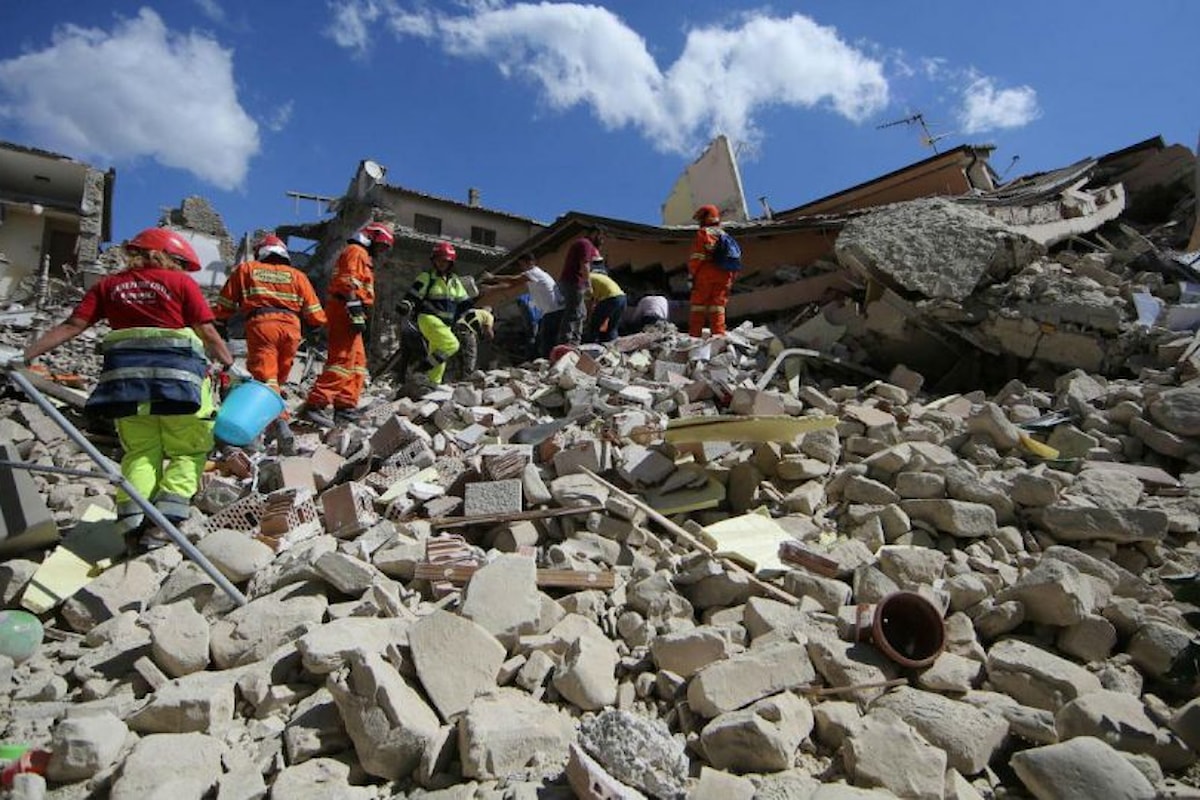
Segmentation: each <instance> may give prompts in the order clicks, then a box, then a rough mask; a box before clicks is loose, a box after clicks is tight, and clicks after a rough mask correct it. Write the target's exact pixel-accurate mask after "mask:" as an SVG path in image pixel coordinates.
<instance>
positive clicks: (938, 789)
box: [842, 710, 946, 800]
mask: <svg viewBox="0 0 1200 800" xmlns="http://www.w3.org/2000/svg"><path fill="white" fill-rule="evenodd" d="M842 759H843V761H844V762H845V764H846V771H847V772H848V773H849V774H850V776H851V778H852V779H853V780H854V783H855V784H856V785H858V786H862V787H865V788H873V787H879V788H883V789H887V790H888V791H891V792H893V793H895V794H897V795H899V796H900V797H912V798H925V799H926V800H941V798H942V793H943V789H944V785H945V774H946V754H945V753H944V752H942V751H941V750H939V749H938V748H936V747H934V746H933V745H931V744H929V743H928V742H926V741H925V740H924V739H922V738H921V737H920V736H919V735H917V733H916V732H915V731H914V730H913V729H912V728H911V727H909V726H908V725H907V724H905V723H904V722H903V721H902V720H901V719H900V718H899V717H898V716H896V715H895V714H894V713H892V712H891V711H886V710H880V711H877V712H873V713H871V714H868V715H867V716H866V717H864V718H863V720H862V723H861V726H860V727H859V729H858V731H857V732H856V733H855V735H854V736H852V737H850V738H848V739H846V742H845V744H843V745H842Z"/></svg>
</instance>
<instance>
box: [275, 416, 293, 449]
mask: <svg viewBox="0 0 1200 800" xmlns="http://www.w3.org/2000/svg"><path fill="white" fill-rule="evenodd" d="M275 448H276V450H278V451H279V455H281V456H294V455H296V435H295V434H294V433H292V428H291V426H290V425H288V423H287V420H286V419H277V420H275Z"/></svg>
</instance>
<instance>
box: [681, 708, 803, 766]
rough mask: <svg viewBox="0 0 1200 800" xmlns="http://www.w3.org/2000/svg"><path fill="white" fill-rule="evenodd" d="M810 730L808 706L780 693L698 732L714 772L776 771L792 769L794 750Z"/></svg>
mask: <svg viewBox="0 0 1200 800" xmlns="http://www.w3.org/2000/svg"><path fill="white" fill-rule="evenodd" d="M812 729H813V712H812V707H811V706H810V705H809V704H808V702H807V701H806V700H804V699H802V698H800V697H797V696H796V695H794V694H791V693H790V692H784V693H782V694H777V695H773V696H771V697H766V698H763V699H762V700H759V701H757V702H755V703H754V704H753V705H751V706H749V707H748V708H745V709H742V710H740V711H730V712H727V713H725V714H721V715H720V716H719V717H717V718H716V719H714V720H712V721H711V722H709V723H708V725H706V726H705V727H704V730H703V731H701V733H700V744H701V746H702V747H703V748H704V753H705V755H706V756H707V757H708V761H709V763H711V764H712V765H713V766H714V767H717V768H718V769H732V770H735V771H738V772H776V771H779V770H784V769H789V768H790V767H791V766H792V762H793V759H794V756H795V753H796V750H797V748H798V747H799V746H800V743H801V742H803V741H804V739H805V738H806V737H807V736H808V734H809V733H810V732H811V731H812Z"/></svg>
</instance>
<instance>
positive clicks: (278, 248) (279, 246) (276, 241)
mask: <svg viewBox="0 0 1200 800" xmlns="http://www.w3.org/2000/svg"><path fill="white" fill-rule="evenodd" d="M254 255H255V257H256V258H257V259H258V260H259V261H262V260H263V259H265V258H266V257H267V256H278V257H279V258H282V259H283V260H284V261H287V262H288V263H289V264H290V263H291V261H292V257H291V256H290V255H289V254H288V249H287V245H286V244H284V243H283V240H282V239H280V238H279V237H278V236H276V235H275V234H273V233H268V234H267V235H266V236H264V237H263V238H262V241H261V242H259V243H258V246H257V247H256V248H255V249H254Z"/></svg>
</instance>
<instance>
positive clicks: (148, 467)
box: [25, 228, 250, 545]
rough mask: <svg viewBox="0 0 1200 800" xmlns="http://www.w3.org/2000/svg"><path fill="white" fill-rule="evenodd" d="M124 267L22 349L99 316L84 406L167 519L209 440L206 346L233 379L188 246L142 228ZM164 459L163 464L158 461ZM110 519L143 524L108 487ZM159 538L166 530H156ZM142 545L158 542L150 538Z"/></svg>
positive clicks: (179, 509) (44, 344) (31, 352)
mask: <svg viewBox="0 0 1200 800" xmlns="http://www.w3.org/2000/svg"><path fill="white" fill-rule="evenodd" d="M123 250H124V254H125V263H126V266H125V268H124V269H123V270H121V271H120V272H116V273H113V274H111V275H106V276H105V277H103V278H101V279H100V280H99V282H97V283H96V284H95V285H94V286H93V287H92V288H91V289H89V290H88V292H87V294H85V295H84V297H83V300H82V301H80V303H79V305H78V306H76V307H75V310H74V311H72V312H71V316H70V317H68V318H67V320H66V321H65V322H63V323H61V324H59V325H57V326H55V327H53V328H51V329H50V330H48V331H46V333H45V334H43V335H42V336H41V337H40V338H39V339H38V340H37V341H36V342H34V343H33V344H31V345H29V347H27V348H26V349H25V360H26V362H27V363H28V362H30V361H32V360H33V359H35V358H37V357H38V356H40V355H42V354H43V353H46V352H49V351H50V350H53V349H54V348H56V347H58V346H59V345H61V344H62V343H63V342H67V341H70V340H71V339H74V338H75V337H76V336H78V335H79V334H81V333H83V332H84V331H85V330H87V329H88V328H90V327H91V326H92V325H95V324H96V323H97V322H99V321H101V320H107V321H108V324H109V325H110V326H111V328H112V331H111V332H110V333H109V334H107V335H106V336H105V337H104V339H103V341H102V342H101V345H100V351H101V353H102V354H103V358H104V361H103V369H102V371H101V373H100V378H99V380H98V381H97V384H96V388H95V389H94V390H93V391H92V394H91V396H90V397H88V400H87V404H86V406H85V409H86V410H87V411H89V412H92V413H94V414H97V415H99V416H103V417H106V418H108V419H112V420H114V422H115V424H116V428H117V435H118V436H119V437H120V440H121V448H122V449H123V450H124V455H123V456H122V457H121V474H122V475H124V476H125V478H126V479H127V480H128V481H129V483H130V484H131V485H132V486H133V488H134V489H136V490H137V492H138V494H140V495H142V497H144V498H145V499H147V500H150V501H151V502H153V503H154V505H155V506H156V507H157V508H158V510H159V511H161V512H162V514H163V516H165V517H166V518H167V519H168V520H170V521H171V522H173V523H180V522H182V521H183V520H185V519H187V517H188V515H189V513H190V506H191V500H192V497H193V495H195V494H196V492H197V490H198V489H199V488H200V476H201V474H203V472H204V464H205V461H206V460H207V458H208V453H209V451H210V450H212V448H213V435H212V417H213V411H214V408H213V398H212V391H211V382H210V380H209V375H208V371H209V370H208V367H209V364H208V359H207V358H206V357H205V352H206V351H207V353H208V354H209V355H210V356H212V357H213V358H215V359H216V360H217V361H218V362H220V363H221V364H222V365H224V367H225V369H226V370H227V371H228V372H229V373H230V374H232V375H233V376H234V377H236V378H239V379H245V378H249V377H250V376H249V374H248V373H246V371H245V370H242V369H240V368H235V367H233V356H232V355H231V354H230V352H229V348H228V347H226V346H225V342H224V340H223V339H221V336H220V335H219V334H218V333H217V329H216V327H215V326H214V325H213V313H212V309H210V308H209V306H208V302H207V301H206V300H205V299H204V295H203V294H202V293H201V291H200V287H199V285H198V284H197V283H196V282H195V281H194V280H192V278H191V277H190V276H189V275H187V274H186V273H187V272H199V271H200V269H201V266H200V259H199V258H198V257H197V256H196V251H195V250H194V249H192V246H191V244H189V243H188V241H187V240H186V239H184V238H183V237H182V236H180V235H179V234H178V233H176V232H174V231H171V230H168V229H166V228H148V229H146V230H144V231H142V232H141V233H139V234H138V235H137V236H134V237H133V238H132V239H130V240H129V241H127V242H125V243H124V245H123ZM164 460H165V461H166V462H167V463H166V466H165V467H164V466H163V461H164ZM116 499H117V526H118V529H119V530H120V531H121V532H122V533H132V532H134V531H137V530H139V529H140V528H141V527H142V526H143V524H144V518H143V517H144V515H143V512H142V509H141V507H140V506H138V505H137V503H135V502H133V500H132V499H130V497H129V496H128V495H127V494H126V493H125V492H124V491H121V490H118V491H117V498H116ZM160 541H162V542H163V543H165V541H166V539H165V537H160ZM143 543H144V544H148V545H153V544H157V543H158V542H156V541H154V539H153V537H150V538H148V539H144V540H143Z"/></svg>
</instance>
